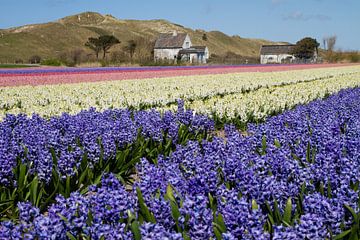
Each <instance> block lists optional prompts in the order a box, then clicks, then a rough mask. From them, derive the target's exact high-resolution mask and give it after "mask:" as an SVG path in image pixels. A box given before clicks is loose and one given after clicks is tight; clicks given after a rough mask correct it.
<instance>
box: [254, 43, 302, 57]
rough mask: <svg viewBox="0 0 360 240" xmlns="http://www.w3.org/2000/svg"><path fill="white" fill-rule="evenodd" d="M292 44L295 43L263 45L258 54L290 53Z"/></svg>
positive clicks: (292, 47)
mask: <svg viewBox="0 0 360 240" xmlns="http://www.w3.org/2000/svg"><path fill="white" fill-rule="evenodd" d="M294 46H295V45H263V46H262V47H261V50H260V54H261V55H266V54H291V52H292V50H293V49H294Z"/></svg>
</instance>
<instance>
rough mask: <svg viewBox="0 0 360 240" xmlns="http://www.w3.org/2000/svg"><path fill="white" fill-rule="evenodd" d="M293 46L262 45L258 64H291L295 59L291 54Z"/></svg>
mask: <svg viewBox="0 0 360 240" xmlns="http://www.w3.org/2000/svg"><path fill="white" fill-rule="evenodd" d="M294 47H295V45H292V44H288V45H263V46H262V47H261V50H260V63H261V64H271V63H292V62H294V61H295V59H296V57H295V56H294V55H293V54H292V51H293V49H294Z"/></svg>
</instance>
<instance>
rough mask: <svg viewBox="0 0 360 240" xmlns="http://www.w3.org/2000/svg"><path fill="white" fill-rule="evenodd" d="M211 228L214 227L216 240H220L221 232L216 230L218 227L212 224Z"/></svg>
mask: <svg viewBox="0 0 360 240" xmlns="http://www.w3.org/2000/svg"><path fill="white" fill-rule="evenodd" d="M213 229H214V234H215V237H216V240H222V234H221V232H220V231H219V230H218V228H217V227H216V226H215V225H214V226H213Z"/></svg>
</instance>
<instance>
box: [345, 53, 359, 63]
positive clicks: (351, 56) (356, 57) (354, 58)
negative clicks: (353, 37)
mask: <svg viewBox="0 0 360 240" xmlns="http://www.w3.org/2000/svg"><path fill="white" fill-rule="evenodd" d="M348 58H349V61H350V62H352V63H357V62H360V53H358V52H350V53H349V56H348Z"/></svg>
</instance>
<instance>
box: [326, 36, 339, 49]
mask: <svg viewBox="0 0 360 240" xmlns="http://www.w3.org/2000/svg"><path fill="white" fill-rule="evenodd" d="M336 39H337V36H336V35H334V36H330V37H326V38H325V42H326V46H327V50H328V51H329V52H332V51H334V48H335V44H336Z"/></svg>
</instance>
